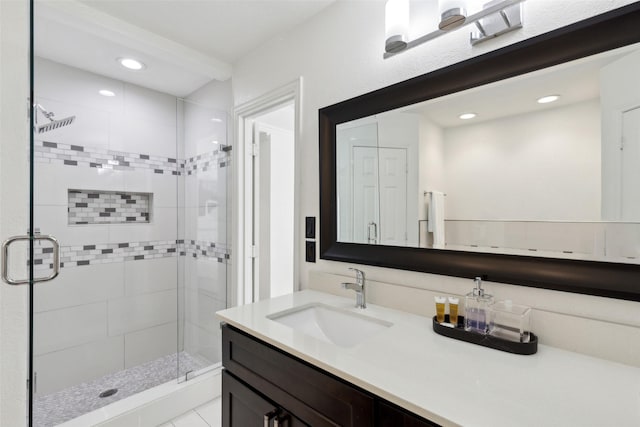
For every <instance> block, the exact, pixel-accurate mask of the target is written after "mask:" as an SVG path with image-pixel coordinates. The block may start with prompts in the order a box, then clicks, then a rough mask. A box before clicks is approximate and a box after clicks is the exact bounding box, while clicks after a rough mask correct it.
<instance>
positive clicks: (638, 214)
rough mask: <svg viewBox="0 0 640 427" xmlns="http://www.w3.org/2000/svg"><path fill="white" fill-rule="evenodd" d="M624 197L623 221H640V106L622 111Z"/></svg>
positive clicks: (622, 207) (621, 204) (621, 205)
mask: <svg viewBox="0 0 640 427" xmlns="http://www.w3.org/2000/svg"><path fill="white" fill-rule="evenodd" d="M620 152H621V154H622V159H621V164H622V184H621V185H622V198H621V201H620V211H621V213H622V215H621V219H622V220H623V221H633V222H637V221H640V191H639V190H638V185H637V183H638V182H640V107H638V108H635V109H633V110H629V111H625V112H624V113H622V150H621V151H620Z"/></svg>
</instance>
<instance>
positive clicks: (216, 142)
mask: <svg viewBox="0 0 640 427" xmlns="http://www.w3.org/2000/svg"><path fill="white" fill-rule="evenodd" d="M211 143H212V144H220V143H219V142H218V141H216V140H215V139H214V140H213V141H211Z"/></svg>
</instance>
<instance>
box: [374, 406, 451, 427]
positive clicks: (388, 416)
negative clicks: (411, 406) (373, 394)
mask: <svg viewBox="0 0 640 427" xmlns="http://www.w3.org/2000/svg"><path fill="white" fill-rule="evenodd" d="M377 413H378V416H377V417H376V418H377V421H376V427H439V425H438V424H436V423H433V422H431V421H429V420H425V419H424V418H421V417H419V416H417V415H415V414H412V413H410V412H407V411H404V410H402V409H400V408H397V407H395V406H392V405H391V404H388V403H386V402H382V401H379V402H378V409H377Z"/></svg>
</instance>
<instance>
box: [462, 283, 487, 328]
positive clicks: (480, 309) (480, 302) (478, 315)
mask: <svg viewBox="0 0 640 427" xmlns="http://www.w3.org/2000/svg"><path fill="white" fill-rule="evenodd" d="M474 284H475V287H474V288H473V291H472V292H469V293H468V294H467V295H466V298H465V304H464V329H465V331H471V332H476V333H480V334H486V333H487V330H488V327H489V325H488V321H489V319H488V314H489V306H490V305H491V303H492V302H493V297H492V296H491V295H489V294H485V293H484V289H482V278H481V277H476V278H475V280H474Z"/></svg>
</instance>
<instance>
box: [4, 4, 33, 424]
mask: <svg viewBox="0 0 640 427" xmlns="http://www.w3.org/2000/svg"><path fill="white" fill-rule="evenodd" d="M28 28H29V27H28V3H27V2H25V1H21V0H14V1H11V0H7V1H1V2H0V93H2V96H0V201H1V202H0V240H2V241H4V240H5V239H6V238H8V237H10V236H14V235H22V234H25V232H26V231H27V229H28V227H29V220H28V206H29V202H28V194H29V174H28V170H29V163H28V162H29V160H28V150H27V147H28V146H29V133H28V132H29V122H28V117H27V116H26V112H27V111H28V109H29V101H28V99H29V74H28V61H29V59H28V41H29V37H28ZM12 254H13V262H12V264H11V270H12V275H13V277H19V278H23V277H26V268H25V267H26V256H25V255H26V252H25V251H22V252H20V250H19V249H18V250H16V252H13V251H12ZM28 292H29V291H28V288H27V287H25V286H17V287H14V286H9V285H7V284H5V283H0V425H1V426H21V425H26V414H27V400H26V395H27V388H26V387H27V382H26V379H27V376H28V375H27V349H28V336H29V335H28V334H29V332H28V331H29V329H28V317H27V313H28V311H27V297H28Z"/></svg>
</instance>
